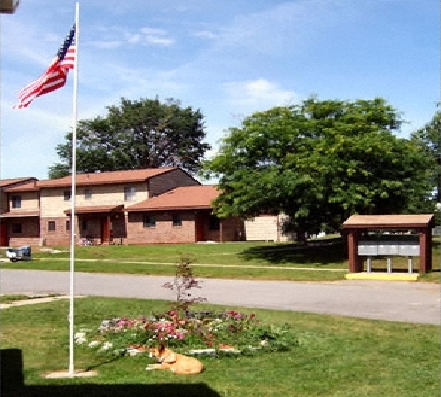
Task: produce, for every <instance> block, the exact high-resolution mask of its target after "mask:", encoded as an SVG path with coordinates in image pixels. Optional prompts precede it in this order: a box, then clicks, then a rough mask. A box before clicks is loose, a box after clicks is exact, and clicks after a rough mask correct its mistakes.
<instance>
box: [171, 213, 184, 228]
mask: <svg viewBox="0 0 441 397" xmlns="http://www.w3.org/2000/svg"><path fill="white" fill-rule="evenodd" d="M172 226H173V227H182V216H181V214H173V215H172Z"/></svg>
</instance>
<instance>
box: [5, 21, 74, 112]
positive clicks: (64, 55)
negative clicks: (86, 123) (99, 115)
mask: <svg viewBox="0 0 441 397" xmlns="http://www.w3.org/2000/svg"><path fill="white" fill-rule="evenodd" d="M75 57H76V47H75V24H74V25H73V27H72V29H71V30H70V32H69V34H68V35H67V37H66V40H65V41H64V43H63V45H62V46H61V47H60V49H59V50H58V53H57V56H56V57H55V58H54V60H53V61H52V63H51V64H50V65H49V67H48V68H47V69H46V71H45V72H44V73H43V74H42V75H41V76H40V77H39V78H38V79H37V80H35V81H33V82H32V83H30V84H28V85H27V86H26V87H24V88H23V89H22V90H21V91H20V92H19V93H18V100H19V102H18V104H16V105H14V106H13V108H14V109H23V108H25V107H26V106H28V105H29V104H30V103H31V102H32V101H33V100H34V99H35V98H37V97H39V96H41V95H44V94H48V93H49V92H52V91H55V90H57V89H58V88H61V87H63V86H64V85H65V84H66V80H67V75H68V72H69V69H73V68H74V64H75Z"/></svg>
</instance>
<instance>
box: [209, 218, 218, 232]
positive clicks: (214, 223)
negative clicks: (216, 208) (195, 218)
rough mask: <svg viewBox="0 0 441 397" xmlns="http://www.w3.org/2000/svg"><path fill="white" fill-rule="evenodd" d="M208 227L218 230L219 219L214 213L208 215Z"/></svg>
mask: <svg viewBox="0 0 441 397" xmlns="http://www.w3.org/2000/svg"><path fill="white" fill-rule="evenodd" d="M208 228H209V229H210V230H219V229H220V220H219V218H218V217H217V216H216V215H210V216H209V217H208Z"/></svg>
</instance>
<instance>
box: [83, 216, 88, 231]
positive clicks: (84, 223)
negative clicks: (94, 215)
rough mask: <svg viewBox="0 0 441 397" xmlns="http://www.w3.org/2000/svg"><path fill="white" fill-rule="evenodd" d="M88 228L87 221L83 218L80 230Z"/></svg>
mask: <svg viewBox="0 0 441 397" xmlns="http://www.w3.org/2000/svg"><path fill="white" fill-rule="evenodd" d="M88 229H89V222H87V220H85V219H83V221H82V222H81V230H88Z"/></svg>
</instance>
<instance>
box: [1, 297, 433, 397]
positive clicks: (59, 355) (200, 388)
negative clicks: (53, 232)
mask: <svg viewBox="0 0 441 397" xmlns="http://www.w3.org/2000/svg"><path fill="white" fill-rule="evenodd" d="M167 307H168V305H167V303H166V302H163V301H151V300H140V299H106V298H83V299H78V300H76V301H75V324H76V328H79V327H88V328H93V327H97V326H98V325H99V324H100V322H101V320H102V319H104V318H107V317H113V316H123V315H124V316H128V317H130V316H138V315H140V314H150V313H151V312H160V311H162V310H165V309H166V308H167ZM200 308H201V309H212V310H223V309H233V308H231V307H229V308H224V307H217V306H213V305H205V304H204V305H200ZM234 309H236V310H239V311H242V312H245V313H248V314H250V313H251V311H250V309H246V310H245V309H244V310H241V309H240V308H237V307H236V308H234ZM67 312H68V302H65V301H55V302H52V303H46V304H37V305H29V306H20V307H14V308H11V309H5V310H2V312H1V316H2V330H1V337H0V341H1V345H2V349H7V348H16V349H21V350H22V353H23V359H24V381H25V384H26V390H27V391H28V392H29V394H30V395H32V396H33V397H35V396H45V397H46V396H49V397H50V396H59V395H63V396H66V397H79V396H83V395H88V396H91V397H97V396H116V397H120V396H121V397H122V396H132V395H136V396H141V397H142V396H150V395H155V396H184V395H185V396H195V397H198V396H204V397H206V396H208V397H210V396H213V397H215V396H225V397H227V396H228V397H231V396H240V397H248V396H249V397H251V396H253V397H254V396H274V397H277V396H283V397H285V396H298V397H303V396H308V397H309V396H335V397H349V396H350V397H353V396H371V397H373V396H381V397H384V396H388V397H394V396H397V397H398V396H399V397H403V396H406V397H413V396H415V397H417V396H418V397H432V396H438V395H439V390H440V377H439V373H440V369H441V368H440V360H439V352H440V335H439V327H437V326H430V325H416V324H408V323H396V322H384V321H373V320H364V319H356V318H345V317H340V316H329V315H315V314H305V313H295V312H284V311H269V310H255V311H253V313H255V314H256V315H257V317H258V318H259V319H261V320H262V321H265V322H273V323H285V322H287V323H289V324H291V325H292V326H293V327H294V332H295V333H296V335H297V337H298V341H299V345H298V346H295V347H293V349H292V350H291V351H289V352H279V353H268V354H266V355H258V356H256V357H244V356H241V357H237V358H235V357H233V358H222V359H215V358H203V359H202V360H203V361H204V364H205V371H204V372H203V373H202V374H200V375H194V376H179V375H174V374H172V373H170V372H164V371H148V372H147V371H145V369H144V368H145V364H146V362H147V358H145V357H142V356H137V357H123V358H120V359H117V360H113V361H112V360H108V359H104V358H99V357H98V356H96V355H95V354H93V353H92V351H90V350H88V349H83V348H80V347H75V367H76V368H83V369H84V368H93V369H95V370H97V371H98V375H97V376H95V377H92V378H76V379H60V380H47V379H44V378H43V376H42V375H44V374H45V373H48V372H52V371H59V370H66V369H67V366H68V323H67V321H66V314H67Z"/></svg>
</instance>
